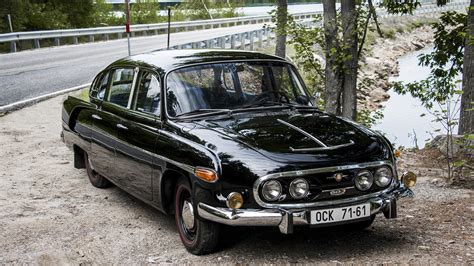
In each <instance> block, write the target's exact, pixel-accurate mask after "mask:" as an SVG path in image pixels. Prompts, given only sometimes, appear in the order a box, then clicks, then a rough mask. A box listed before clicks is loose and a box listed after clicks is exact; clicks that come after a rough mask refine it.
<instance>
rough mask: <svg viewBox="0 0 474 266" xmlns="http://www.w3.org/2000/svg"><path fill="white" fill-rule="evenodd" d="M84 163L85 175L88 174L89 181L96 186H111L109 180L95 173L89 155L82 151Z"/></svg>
mask: <svg viewBox="0 0 474 266" xmlns="http://www.w3.org/2000/svg"><path fill="white" fill-rule="evenodd" d="M84 164H85V165H86V171H87V175H88V176H89V181H90V182H91V184H92V185H93V186H94V187H96V188H108V187H111V186H112V183H110V181H109V180H107V179H106V178H105V177H103V176H101V175H100V174H99V173H97V172H96V171H95V170H94V168H93V167H92V165H91V162H90V161H89V156H88V155H87V153H84Z"/></svg>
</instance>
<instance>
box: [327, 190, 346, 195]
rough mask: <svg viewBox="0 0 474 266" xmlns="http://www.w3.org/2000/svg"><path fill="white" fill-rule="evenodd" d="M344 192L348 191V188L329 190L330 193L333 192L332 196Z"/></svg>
mask: <svg viewBox="0 0 474 266" xmlns="http://www.w3.org/2000/svg"><path fill="white" fill-rule="evenodd" d="M344 193H346V190H345V189H344V188H340V189H333V190H330V191H329V194H331V196H339V195H342V194H344Z"/></svg>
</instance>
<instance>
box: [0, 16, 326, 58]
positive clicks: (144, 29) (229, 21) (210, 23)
mask: <svg viewBox="0 0 474 266" xmlns="http://www.w3.org/2000/svg"><path fill="white" fill-rule="evenodd" d="M318 14H321V12H305V13H295V14H292V16H293V17H294V18H295V20H301V19H307V18H312V17H314V16H316V15H318ZM270 21H271V16H270V15H262V16H248V17H236V18H222V19H208V20H195V21H180V22H173V23H171V29H173V30H174V31H189V30H195V29H200V28H201V29H205V28H211V29H212V28H219V27H229V26H237V25H245V24H258V23H268V22H270ZM167 28H168V24H167V23H157V24H140V25H132V26H131V31H132V37H134V35H135V33H136V32H141V33H143V35H147V34H148V32H153V34H154V35H157V34H159V32H160V31H162V32H163V33H166V31H167ZM124 33H125V26H113V27H99V28H85V29H65V30H46V31H30V32H29V31H25V32H12V33H4V34H0V43H4V42H11V46H10V51H11V52H16V51H17V47H16V42H18V41H24V40H32V41H33V47H34V48H40V47H41V46H40V40H42V39H54V45H55V46H59V45H61V38H71V37H72V38H73V43H74V44H77V43H79V39H78V37H81V36H89V42H94V36H96V35H102V36H104V39H105V40H108V39H109V35H112V34H117V35H116V36H117V38H119V39H120V38H122V37H123V34H124Z"/></svg>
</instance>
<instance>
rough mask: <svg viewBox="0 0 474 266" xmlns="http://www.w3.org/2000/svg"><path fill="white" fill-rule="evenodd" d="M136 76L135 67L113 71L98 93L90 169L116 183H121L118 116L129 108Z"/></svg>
mask: <svg viewBox="0 0 474 266" xmlns="http://www.w3.org/2000/svg"><path fill="white" fill-rule="evenodd" d="M134 73H135V72H134V70H133V68H117V69H112V70H110V71H109V72H106V73H104V76H103V79H102V80H101V82H99V83H100V85H99V88H98V91H97V92H96V95H97V96H96V98H97V100H98V103H97V106H98V108H97V110H96V112H95V113H94V114H93V115H92V118H93V124H92V144H91V155H92V156H91V157H92V158H91V166H92V167H93V169H94V170H95V171H97V172H98V173H99V174H101V175H103V176H105V177H107V178H108V179H110V180H111V181H115V182H117V181H119V180H117V178H116V174H117V171H116V167H115V157H116V156H115V148H116V145H117V139H118V128H117V126H118V125H119V123H120V117H118V116H117V113H118V112H120V111H121V110H122V109H124V108H127V106H128V99H129V97H130V94H131V89H132V83H133V77H134ZM109 76H110V77H109ZM91 96H92V97H93V96H94V94H91Z"/></svg>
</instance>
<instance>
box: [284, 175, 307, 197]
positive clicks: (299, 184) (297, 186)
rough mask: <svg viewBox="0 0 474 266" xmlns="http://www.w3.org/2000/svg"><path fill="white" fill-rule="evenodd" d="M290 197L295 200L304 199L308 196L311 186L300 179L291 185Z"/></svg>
mask: <svg viewBox="0 0 474 266" xmlns="http://www.w3.org/2000/svg"><path fill="white" fill-rule="evenodd" d="M289 190H290V195H291V197H293V198H294V199H302V198H304V197H306V195H308V192H309V185H308V182H306V180H304V179H303V178H298V179H295V180H293V181H292V182H291V183H290V189H289Z"/></svg>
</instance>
